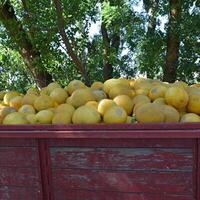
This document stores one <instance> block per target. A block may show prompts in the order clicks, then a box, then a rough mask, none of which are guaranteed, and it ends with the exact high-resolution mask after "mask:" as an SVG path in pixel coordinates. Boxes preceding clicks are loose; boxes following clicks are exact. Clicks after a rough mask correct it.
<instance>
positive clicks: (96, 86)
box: [91, 82, 103, 90]
mask: <svg viewBox="0 0 200 200" xmlns="http://www.w3.org/2000/svg"><path fill="white" fill-rule="evenodd" d="M91 88H92V89H96V90H99V89H100V90H102V89H103V83H102V82H94V83H93V84H92V85H91Z"/></svg>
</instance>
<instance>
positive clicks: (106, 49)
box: [101, 0, 120, 81]
mask: <svg viewBox="0 0 200 200" xmlns="http://www.w3.org/2000/svg"><path fill="white" fill-rule="evenodd" d="M102 2H104V1H102ZM109 2H110V5H111V6H115V5H116V4H117V2H115V1H111V0H110V1H109ZM112 26H114V24H112ZM101 34H102V38H103V63H104V66H103V78H104V81H106V80H108V79H110V78H112V77H113V64H112V63H111V60H110V56H111V52H112V53H114V54H115V56H117V54H118V51H119V46H120V28H117V30H116V29H115V31H114V32H113V33H110V34H109V33H108V29H107V28H106V24H105V23H104V21H103V19H102V24H101Z"/></svg>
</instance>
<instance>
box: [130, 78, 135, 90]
mask: <svg viewBox="0 0 200 200" xmlns="http://www.w3.org/2000/svg"><path fill="white" fill-rule="evenodd" d="M134 84H135V79H131V80H129V86H130V87H131V88H132V89H134Z"/></svg>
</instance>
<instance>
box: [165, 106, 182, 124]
mask: <svg viewBox="0 0 200 200" xmlns="http://www.w3.org/2000/svg"><path fill="white" fill-rule="evenodd" d="M161 108H162V112H163V113H164V115H165V119H164V122H179V119H180V114H179V112H178V111H177V110H176V109H175V108H174V107H172V106H169V105H161Z"/></svg>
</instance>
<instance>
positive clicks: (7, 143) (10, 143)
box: [0, 133, 36, 147]
mask: <svg viewBox="0 0 200 200" xmlns="http://www.w3.org/2000/svg"><path fill="white" fill-rule="evenodd" d="M0 134H1V133H0ZM22 146H23V147H34V146H36V141H35V140H34V139H23V138H22V139H16V138H15V139H7V138H3V139H0V147H22Z"/></svg>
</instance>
